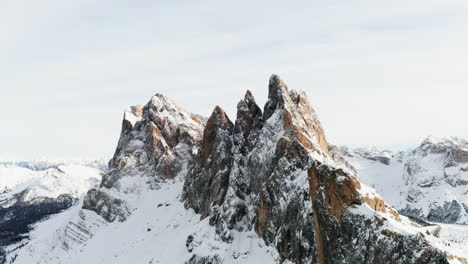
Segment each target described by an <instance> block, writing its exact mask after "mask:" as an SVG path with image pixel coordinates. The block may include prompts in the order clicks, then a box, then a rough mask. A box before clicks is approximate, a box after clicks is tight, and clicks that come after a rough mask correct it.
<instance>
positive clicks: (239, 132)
mask: <svg viewBox="0 0 468 264" xmlns="http://www.w3.org/2000/svg"><path fill="white" fill-rule="evenodd" d="M263 123H264V122H263V115H262V110H261V109H260V107H259V106H258V105H257V103H256V102H255V99H254V97H253V95H252V93H251V92H250V91H249V90H247V92H246V93H245V97H244V99H243V100H241V101H240V102H239V103H238V104H237V119H236V123H235V125H234V144H236V145H244V146H242V147H241V148H242V150H243V151H247V150H248V149H251V148H252V146H253V140H254V139H253V138H252V137H250V136H251V134H252V133H255V132H258V131H259V130H260V129H261V128H262V127H263ZM244 147H245V148H246V149H244Z"/></svg>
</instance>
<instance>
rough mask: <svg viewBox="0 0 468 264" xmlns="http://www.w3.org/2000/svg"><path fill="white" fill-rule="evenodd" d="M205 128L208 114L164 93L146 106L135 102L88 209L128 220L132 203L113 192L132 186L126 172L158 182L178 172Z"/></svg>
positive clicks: (110, 218) (88, 200)
mask: <svg viewBox="0 0 468 264" xmlns="http://www.w3.org/2000/svg"><path fill="white" fill-rule="evenodd" d="M203 129H204V123H203V118H201V117H200V116H198V115H194V114H192V113H189V112H187V111H185V110H184V109H182V108H181V107H179V106H177V105H176V104H175V103H174V102H172V101H171V100H169V99H168V98H167V97H165V96H163V95H161V94H156V95H155V96H153V97H152V98H151V100H150V102H148V103H147V104H146V105H145V106H144V107H140V106H132V107H130V108H129V109H127V110H126V111H125V113H124V120H123V123H122V132H121V135H120V139H119V143H118V145H117V149H116V151H115V154H114V156H113V158H112V159H111V160H110V162H109V168H110V171H109V172H108V173H107V174H106V175H104V176H103V179H102V182H101V188H100V189H95V190H91V191H90V192H89V193H88V195H87V197H86V198H85V203H84V205H83V209H88V210H93V211H95V212H96V213H98V214H101V215H102V216H103V217H104V219H106V220H107V221H114V220H115V219H117V220H119V221H124V220H125V219H126V217H127V216H128V214H129V213H130V211H131V210H130V209H129V208H128V204H127V203H126V201H125V199H123V198H121V197H119V198H117V197H112V195H111V194H110V193H111V192H109V191H108V190H110V189H114V190H116V191H117V193H119V192H121V193H127V192H129V191H124V190H125V189H126V188H130V186H126V185H125V184H122V183H121V180H122V179H123V180H124V178H125V176H129V177H149V181H150V182H152V183H155V184H156V183H157V182H158V181H160V180H165V179H172V178H174V177H176V176H177V175H178V174H179V173H180V172H181V171H183V170H184V169H186V167H187V164H188V163H189V162H190V161H191V160H192V157H193V156H194V155H195V154H196V153H197V152H198V148H199V145H198V144H199V142H200V141H201V139H202V133H203ZM140 187H141V188H146V187H145V186H140ZM153 187H154V186H153V185H151V188H153ZM132 188H133V187H132Z"/></svg>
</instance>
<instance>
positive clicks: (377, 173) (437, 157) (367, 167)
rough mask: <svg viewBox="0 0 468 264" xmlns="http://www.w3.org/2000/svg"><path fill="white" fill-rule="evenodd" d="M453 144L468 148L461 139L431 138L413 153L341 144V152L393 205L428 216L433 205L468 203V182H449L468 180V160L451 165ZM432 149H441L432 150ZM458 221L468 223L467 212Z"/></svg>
mask: <svg viewBox="0 0 468 264" xmlns="http://www.w3.org/2000/svg"><path fill="white" fill-rule="evenodd" d="M453 146H456V147H457V148H460V149H463V150H465V151H467V150H466V148H467V146H468V144H467V143H466V141H464V140H461V139H458V138H435V137H429V138H427V139H426V140H424V141H423V143H422V144H421V146H419V147H418V148H417V149H415V150H414V151H413V152H411V153H406V152H398V153H392V152H389V151H379V150H377V149H375V148H357V149H349V148H346V147H340V152H341V153H342V156H343V157H344V158H345V159H346V161H348V163H350V164H351V165H352V166H353V167H354V168H355V169H356V171H357V175H358V179H359V180H360V181H361V182H363V183H365V184H367V185H369V186H370V187H372V188H374V189H376V190H377V191H378V192H379V193H380V195H381V196H382V197H383V198H384V200H385V201H386V202H387V203H389V204H390V205H391V206H393V207H395V208H397V209H398V210H400V209H404V208H406V207H409V208H414V209H420V210H421V213H422V215H428V213H429V211H430V209H431V208H435V207H438V206H440V207H443V206H444V204H445V203H446V202H452V201H454V200H455V201H458V202H459V203H460V204H465V205H468V191H467V188H468V185H466V184H450V182H457V181H458V182H468V163H463V162H459V163H456V162H454V163H452V164H449V163H450V159H449V158H448V153H450V152H451V151H452V149H453ZM430 148H439V149H441V152H440V153H433V152H431V150H429V149H430ZM375 157H386V158H388V159H389V162H390V163H389V164H388V165H387V164H384V163H382V162H380V161H378V160H372V158H375ZM457 223H460V224H468V215H467V214H464V213H462V214H461V215H460V217H459V218H458V220H457Z"/></svg>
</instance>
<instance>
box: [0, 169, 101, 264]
mask: <svg viewBox="0 0 468 264" xmlns="http://www.w3.org/2000/svg"><path fill="white" fill-rule="evenodd" d="M82 164H84V165H82ZM96 167H102V164H100V162H96V161H94V162H64V161H61V162H51V161H45V160H41V161H21V162H11V161H10V162H1V163H0V234H1V236H0V253H1V254H0V260H2V258H4V257H5V256H4V255H6V254H7V253H9V252H10V251H12V250H13V249H14V248H16V247H20V246H22V245H23V243H26V242H27V241H28V239H29V234H28V233H29V231H30V230H31V225H32V224H35V223H36V222H38V221H40V220H42V219H44V218H46V217H48V216H50V215H53V214H56V213H59V212H61V211H63V210H65V209H67V208H70V207H72V206H81V204H80V202H79V200H80V198H82V197H83V195H84V194H85V193H86V192H87V191H88V190H89V189H90V188H91V187H94V186H96V185H99V183H100V181H101V170H99V169H97V168H96ZM0 263H1V261H0Z"/></svg>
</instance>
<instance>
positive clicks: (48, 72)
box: [0, 0, 468, 159]
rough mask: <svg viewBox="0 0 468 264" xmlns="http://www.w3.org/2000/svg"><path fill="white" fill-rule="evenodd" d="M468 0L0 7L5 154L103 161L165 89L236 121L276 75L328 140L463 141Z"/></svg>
mask: <svg viewBox="0 0 468 264" xmlns="http://www.w3.org/2000/svg"><path fill="white" fill-rule="evenodd" d="M466 25H468V1H466V0H444V1H440V0H437V1H434V0H412V1H407V0H404V1H403V0H394V1H375V0H361V1H354V0H339V1H336V0H327V1H325V0H313V1H310V0H309V1H244V0H240V1H178V0H175V1H149V0H141V1H135V0H133V1H130V0H128V1H127V0H112V1H110V0H101V1H92V0H74V1H64V0H42V1H34V0H30V1H24V0H5V1H0V92H1V93H0V111H1V113H2V114H1V120H0V121H1V124H2V125H1V126H0V159H35V158H41V157H44V158H110V157H111V156H112V154H113V152H114V150H115V147H116V144H117V141H118V137H119V134H120V126H121V120H122V116H123V111H124V109H125V108H126V107H128V106H130V105H135V104H145V103H147V102H148V101H149V99H150V97H151V96H152V95H154V94H156V93H162V94H165V95H166V96H168V97H170V98H171V99H173V100H174V101H176V102H177V103H178V104H179V105H181V106H182V107H184V108H185V109H187V110H189V111H191V112H194V113H198V114H202V115H205V116H209V115H210V113H211V111H212V110H213V109H214V107H215V106H216V105H220V106H221V107H222V108H223V109H225V110H226V111H227V112H228V114H229V116H230V118H231V120H235V113H236V105H237V102H238V101H239V100H240V99H242V97H243V95H244V94H245V91H246V90H247V89H249V90H251V91H252V92H253V94H254V96H255V98H256V100H257V102H258V103H259V104H260V105H261V106H263V104H264V103H265V101H266V98H267V93H268V79H269V77H270V75H271V74H272V73H275V74H278V75H280V76H281V77H282V79H283V80H284V81H285V82H286V83H287V84H288V86H289V87H290V88H292V89H297V90H305V91H306V92H307V94H308V98H309V101H310V102H311V104H312V106H313V107H314V108H315V110H316V111H317V113H318V115H319V117H320V119H321V121H322V124H323V126H324V127H325V131H326V134H327V137H328V140H329V141H330V142H331V143H334V144H346V145H351V146H369V145H375V146H378V147H382V148H398V147H403V146H413V145H416V144H418V143H419V142H420V141H421V140H422V139H423V138H425V137H427V136H429V135H433V136H458V137H462V138H468V122H467V116H468V106H467V105H468V49H467V47H468V28H467V26H466Z"/></svg>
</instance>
